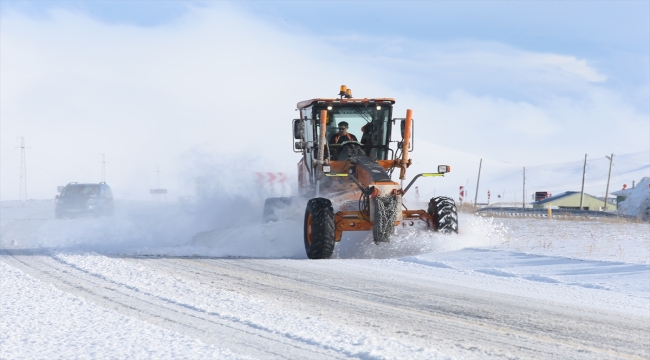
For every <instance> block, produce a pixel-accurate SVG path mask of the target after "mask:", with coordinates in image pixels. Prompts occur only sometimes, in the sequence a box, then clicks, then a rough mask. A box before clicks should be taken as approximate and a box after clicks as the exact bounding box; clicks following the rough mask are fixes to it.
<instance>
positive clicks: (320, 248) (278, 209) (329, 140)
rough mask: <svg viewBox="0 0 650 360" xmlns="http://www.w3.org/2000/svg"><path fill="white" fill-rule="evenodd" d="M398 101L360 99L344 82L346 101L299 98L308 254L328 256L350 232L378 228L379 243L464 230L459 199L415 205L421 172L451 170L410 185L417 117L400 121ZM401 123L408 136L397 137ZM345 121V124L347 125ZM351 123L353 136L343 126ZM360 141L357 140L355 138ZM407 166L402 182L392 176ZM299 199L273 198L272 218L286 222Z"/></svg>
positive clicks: (297, 142) (268, 209) (267, 214)
mask: <svg viewBox="0 0 650 360" xmlns="http://www.w3.org/2000/svg"><path fill="white" fill-rule="evenodd" d="M394 104H395V99H392V98H376V99H368V98H363V99H359V98H353V97H352V94H351V90H350V89H347V88H346V86H341V90H340V92H339V97H338V98H317V99H311V100H306V101H301V102H299V103H298V109H297V110H298V111H299V112H300V117H299V118H298V119H294V120H293V138H294V152H297V153H301V154H302V159H301V160H300V162H298V192H299V195H300V197H301V198H303V199H309V200H308V201H307V206H306V210H305V217H304V242H305V251H306V252H307V256H308V257H309V258H310V259H327V258H329V257H331V255H332V253H333V251H334V245H335V244H336V242H338V241H340V240H341V238H342V235H343V232H345V231H372V235H373V240H374V242H375V243H376V244H379V243H381V242H388V241H390V237H391V235H392V234H393V233H394V232H395V228H396V227H411V226H414V225H417V226H419V227H425V228H428V229H430V230H433V231H439V232H443V233H452V232H455V233H458V215H457V213H456V205H455V203H454V200H453V199H451V198H448V197H442V196H440V197H434V198H432V199H431V200H430V202H429V206H428V208H427V210H408V209H406V207H405V206H404V205H403V203H402V197H403V196H404V194H406V193H407V192H408V191H409V189H410V188H411V186H412V185H413V183H414V182H415V181H416V180H417V179H418V178H420V177H437V176H444V174H445V173H446V172H449V170H450V167H449V166H447V165H440V166H438V169H437V171H436V172H431V173H423V174H418V175H416V176H415V177H413V179H412V180H411V182H410V183H409V184H408V185H407V186H406V187H403V186H402V185H403V182H404V180H405V179H406V169H407V168H408V167H409V166H410V165H411V159H409V152H410V151H412V150H413V129H414V127H413V119H412V112H411V110H407V111H406V118H399V119H394V118H392V115H393V105H394ZM398 122H399V124H400V130H401V139H400V140H392V139H391V134H392V131H393V126H395V125H396V124H397V123H398ZM339 124H344V127H343V128H339ZM345 127H347V129H348V134H352V135H353V136H349V135H348V136H346V137H343V139H344V140H345V139H347V140H350V141H340V140H339V141H337V139H340V137H341V136H337V135H339V134H340V132H339V131H341V130H342V129H344V128H345ZM355 139H356V140H355ZM397 169H399V180H400V182H399V183H398V182H395V181H393V180H392V178H391V176H392V174H393V171H394V170H397ZM294 200H295V199H292V198H268V199H266V202H265V204H264V221H265V222H268V221H274V220H279V217H280V214H281V213H282V211H283V209H285V208H287V207H289V206H291V204H292V202H294Z"/></svg>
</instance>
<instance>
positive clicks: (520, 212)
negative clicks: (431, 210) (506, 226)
mask: <svg viewBox="0 0 650 360" xmlns="http://www.w3.org/2000/svg"><path fill="white" fill-rule="evenodd" d="M475 214H476V215H479V216H486V215H493V216H513V217H540V218H542V217H543V218H545V217H547V214H548V209H540V208H535V209H531V208H525V209H524V208H521V207H519V208H516V207H485V208H482V209H479V210H477V211H476V212H475ZM552 216H573V217H586V218H620V219H626V220H638V219H637V218H636V217H634V216H629V215H619V214H618V213H616V212H605V211H595V210H570V209H552Z"/></svg>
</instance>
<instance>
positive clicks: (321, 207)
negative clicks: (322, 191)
mask: <svg viewBox="0 0 650 360" xmlns="http://www.w3.org/2000/svg"><path fill="white" fill-rule="evenodd" d="M334 244H335V242H334V209H333V208H332V202H331V201H329V200H328V199H324V198H315V199H311V200H309V202H308V203H307V209H306V210H305V251H306V252H307V257H308V258H310V259H329V258H330V257H331V256H332V253H333V252H334Z"/></svg>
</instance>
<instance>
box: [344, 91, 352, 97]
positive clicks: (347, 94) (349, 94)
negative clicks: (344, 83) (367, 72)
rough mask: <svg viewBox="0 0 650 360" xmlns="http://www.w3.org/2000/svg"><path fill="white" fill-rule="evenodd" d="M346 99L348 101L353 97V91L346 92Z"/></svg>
mask: <svg viewBox="0 0 650 360" xmlns="http://www.w3.org/2000/svg"><path fill="white" fill-rule="evenodd" d="M345 97H346V98H348V99H349V98H351V97H352V89H347V90H346V91H345Z"/></svg>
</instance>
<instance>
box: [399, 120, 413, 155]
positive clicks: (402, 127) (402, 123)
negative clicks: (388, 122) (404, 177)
mask: <svg viewBox="0 0 650 360" xmlns="http://www.w3.org/2000/svg"><path fill="white" fill-rule="evenodd" d="M401 120H402V121H400V124H399V128H400V134H402V140H404V128H406V119H401ZM414 135H415V120H414V119H411V143H410V144H409V152H411V151H413V148H415V145H414V144H415V136H414Z"/></svg>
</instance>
